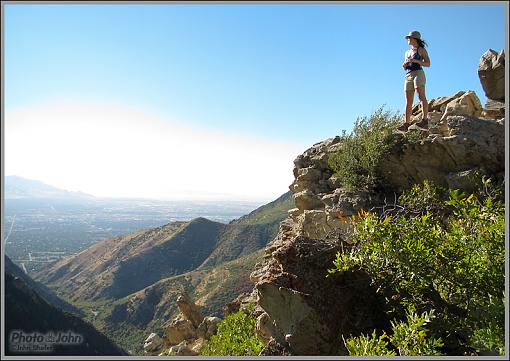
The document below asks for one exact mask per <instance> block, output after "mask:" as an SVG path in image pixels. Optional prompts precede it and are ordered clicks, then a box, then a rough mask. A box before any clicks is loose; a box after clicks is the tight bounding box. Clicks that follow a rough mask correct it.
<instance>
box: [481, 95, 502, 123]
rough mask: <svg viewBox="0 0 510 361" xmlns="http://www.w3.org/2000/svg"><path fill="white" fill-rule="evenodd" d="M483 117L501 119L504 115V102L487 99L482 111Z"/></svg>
mask: <svg viewBox="0 0 510 361" xmlns="http://www.w3.org/2000/svg"><path fill="white" fill-rule="evenodd" d="M481 117H483V118H484V119H501V118H504V117H505V103H502V102H498V101H497V100H492V99H487V103H485V109H484V110H483V111H482V116H481Z"/></svg>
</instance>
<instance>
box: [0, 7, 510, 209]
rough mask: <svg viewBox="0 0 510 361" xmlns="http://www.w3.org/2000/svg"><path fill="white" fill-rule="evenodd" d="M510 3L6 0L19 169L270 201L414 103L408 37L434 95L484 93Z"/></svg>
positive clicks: (8, 143) (103, 186) (106, 187)
mask: <svg viewBox="0 0 510 361" xmlns="http://www.w3.org/2000/svg"><path fill="white" fill-rule="evenodd" d="M507 16H508V5H507V4H506V3H504V2H494V3H490V2H479V3H461V2H459V3H457V2H455V3H446V2H445V3H441V2H433V3H411V2H410V3H404V2H403V3H393V4H370V3H363V2H360V3H351V4H347V3H336V4H331V3H330V4H313V3H312V2H310V3H307V4H291V3H287V4H247V3H245V4H242V3H238V4H164V3H160V4H157V5H156V4H108V5H107V4H102V5H101V4H58V5H51V4H9V3H8V2H7V3H5V2H4V3H3V17H4V18H3V20H4V23H3V24H4V25H3V26H4V40H5V42H4V49H3V51H4V53H3V54H4V78H3V81H4V87H5V88H4V89H5V92H4V93H3V96H4V105H5V118H4V120H5V123H4V126H5V134H4V136H5V153H4V157H5V158H4V159H5V163H4V164H5V174H6V175H11V174H16V175H19V176H24V177H27V178H34V179H39V180H42V181H45V182H47V183H49V184H52V185H55V186H59V187H62V188H64V189H68V190H80V191H83V192H88V193H91V194H94V195H97V196H119V197H120V196H132V197H152V198H165V199H172V198H180V199H182V198H187V199H243V200H260V201H270V200H273V199H275V198H276V197H278V196H279V195H280V194H282V193H284V192H286V191H287V190H288V186H289V185H290V183H291V182H292V180H293V175H292V168H293V163H292V162H293V160H294V159H295V157H296V156H297V155H298V154H300V153H302V152H303V151H304V150H305V149H307V148H308V147H310V146H311V145H313V144H314V143H316V142H319V141H322V140H324V139H327V138H330V137H333V136H335V135H337V134H340V133H341V131H342V129H346V130H351V128H352V126H353V123H354V121H355V120H356V117H358V116H364V115H370V114H371V113H372V112H373V111H374V110H375V109H376V108H378V107H379V106H381V105H384V104H385V105H386V107H387V109H389V110H399V111H402V110H403V107H404V93H403V76H404V72H403V70H402V67H401V64H402V60H403V54H404V52H405V51H406V50H407V49H408V45H407V42H406V41H405V40H404V36H405V35H406V34H407V33H408V32H410V31H411V30H419V31H420V32H421V33H422V37H423V38H424V39H425V40H426V41H427V42H428V43H429V47H428V52H429V55H430V58H431V67H430V68H425V72H426V75H427V88H426V89H427V96H428V98H429V99H431V98H435V97H439V96H446V95H451V94H453V93H455V92H457V91H459V90H474V91H475V92H476V94H477V95H478V96H479V97H480V100H481V101H482V104H485V101H486V98H485V95H484V93H483V90H482V88H481V85H480V82H479V79H478V75H477V66H478V62H479V59H480V56H481V55H482V54H483V53H484V52H485V51H486V50H488V49H489V48H492V49H494V50H496V51H498V52H499V51H501V50H502V49H504V48H505V45H506V42H507V39H506V29H507V24H506V20H507Z"/></svg>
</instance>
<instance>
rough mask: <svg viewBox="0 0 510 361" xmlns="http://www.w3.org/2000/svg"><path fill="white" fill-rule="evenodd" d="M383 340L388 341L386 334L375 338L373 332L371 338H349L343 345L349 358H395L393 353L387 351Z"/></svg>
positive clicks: (363, 336) (386, 344)
mask: <svg viewBox="0 0 510 361" xmlns="http://www.w3.org/2000/svg"><path fill="white" fill-rule="evenodd" d="M342 338H343V336H342ZM385 339H388V335H386V332H383V333H382V335H380V336H377V334H376V331H375V330H374V331H373V332H372V337H368V336H365V335H361V336H358V337H350V338H348V339H347V340H344V344H345V347H346V348H347V351H348V352H349V356H396V355H397V354H396V353H395V351H393V350H388V342H386V341H384V340H385Z"/></svg>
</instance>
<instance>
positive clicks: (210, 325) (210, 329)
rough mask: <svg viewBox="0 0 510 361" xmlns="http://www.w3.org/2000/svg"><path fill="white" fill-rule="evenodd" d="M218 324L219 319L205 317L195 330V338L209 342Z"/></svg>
mask: <svg viewBox="0 0 510 361" xmlns="http://www.w3.org/2000/svg"><path fill="white" fill-rule="evenodd" d="M220 322H221V318H219V317H205V318H204V320H203V321H202V323H201V324H200V325H199V326H198V328H197V337H198V338H203V339H206V340H209V339H210V338H211V336H212V335H214V334H216V331H217V330H218V324H219V323H220Z"/></svg>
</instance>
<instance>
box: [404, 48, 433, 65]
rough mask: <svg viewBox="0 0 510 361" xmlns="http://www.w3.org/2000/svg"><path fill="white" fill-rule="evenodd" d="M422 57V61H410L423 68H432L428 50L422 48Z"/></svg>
mask: <svg viewBox="0 0 510 361" xmlns="http://www.w3.org/2000/svg"><path fill="white" fill-rule="evenodd" d="M420 55H421V57H422V59H421V60H416V59H410V60H409V61H410V62H413V63H417V64H420V65H421V66H425V67H429V66H430V58H429V53H427V50H425V48H421V51H420Z"/></svg>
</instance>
